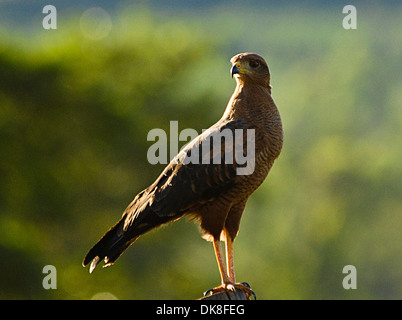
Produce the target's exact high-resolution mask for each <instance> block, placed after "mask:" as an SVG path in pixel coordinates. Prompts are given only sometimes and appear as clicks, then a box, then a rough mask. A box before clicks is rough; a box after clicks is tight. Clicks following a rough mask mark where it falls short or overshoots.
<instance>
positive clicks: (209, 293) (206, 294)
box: [204, 289, 214, 297]
mask: <svg viewBox="0 0 402 320" xmlns="http://www.w3.org/2000/svg"><path fill="white" fill-rule="evenodd" d="M213 294H214V289H208V290H207V291H205V292H204V297H206V296H208V295H210V296H212V295H213Z"/></svg>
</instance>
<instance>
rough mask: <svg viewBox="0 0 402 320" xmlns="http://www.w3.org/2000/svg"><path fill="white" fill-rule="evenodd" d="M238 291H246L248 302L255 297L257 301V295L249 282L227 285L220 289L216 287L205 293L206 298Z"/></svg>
mask: <svg viewBox="0 0 402 320" xmlns="http://www.w3.org/2000/svg"><path fill="white" fill-rule="evenodd" d="M236 290H240V291H244V293H245V294H246V298H247V300H250V297H254V299H255V300H257V296H256V294H255V293H254V291H253V290H251V288H250V285H249V284H248V283H247V282H242V283H234V284H233V283H225V284H223V285H221V286H219V287H215V288H213V289H209V290H207V291H205V292H204V297H206V296H209V295H213V294H216V293H221V292H225V291H236Z"/></svg>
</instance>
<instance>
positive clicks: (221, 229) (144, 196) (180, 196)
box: [83, 53, 283, 289]
mask: <svg viewBox="0 0 402 320" xmlns="http://www.w3.org/2000/svg"><path fill="white" fill-rule="evenodd" d="M230 61H231V63H232V69H231V73H232V77H235V79H236V89H235V91H234V93H233V95H232V97H231V99H230V100H229V103H228V105H227V107H226V110H225V112H224V114H223V116H222V118H221V119H220V120H219V121H218V122H217V123H215V124H214V125H213V126H212V127H210V128H209V129H208V130H206V131H204V132H203V133H202V134H201V135H199V136H198V137H196V138H195V139H194V140H193V141H192V142H190V143H189V144H188V145H187V146H186V147H185V148H184V149H183V150H182V151H181V152H180V153H179V154H178V155H177V156H176V157H175V158H174V159H173V160H172V161H171V162H170V163H169V164H168V165H167V167H166V168H165V170H164V171H163V172H162V174H161V175H160V176H159V177H158V178H157V179H156V181H155V182H154V183H153V184H152V185H151V186H149V187H148V188H147V189H145V190H143V191H142V192H140V193H139V194H138V195H137V196H136V197H135V199H134V200H133V201H132V202H131V204H130V205H129V206H128V207H127V209H126V210H125V211H124V213H123V216H122V218H121V219H120V220H119V221H118V222H117V223H116V225H115V226H113V227H112V228H111V229H110V230H109V231H108V232H107V233H106V234H105V235H104V236H103V237H102V238H101V240H99V242H98V243H97V244H96V245H95V246H94V247H93V248H92V249H91V250H90V251H89V252H88V254H87V255H86V257H85V259H84V261H83V265H84V266H86V265H87V264H88V263H89V262H91V261H92V263H91V267H90V272H92V271H93V269H94V268H95V267H96V265H97V264H98V262H99V261H100V260H102V259H104V260H105V266H108V265H111V264H113V263H114V262H115V261H116V259H117V258H118V257H119V256H120V255H121V254H122V253H123V252H124V251H125V250H126V249H127V248H128V247H129V246H130V245H131V244H132V243H133V242H134V241H135V240H136V239H137V238H138V237H139V236H141V235H142V234H144V233H145V232H147V231H149V230H151V229H153V228H155V227H158V226H160V225H161V224H164V223H167V222H170V221H175V220H177V219H179V218H181V217H182V216H190V217H192V218H195V219H196V220H198V221H199V223H200V225H201V229H202V230H203V232H204V236H205V238H207V239H208V240H211V241H213V244H214V249H215V254H216V258H217V261H218V266H219V270H220V273H221V278H222V288H224V289H233V288H234V285H235V282H236V280H235V275H234V266H233V241H234V239H235V237H236V236H237V233H238V230H239V225H240V219H241V216H242V213H243V210H244V207H245V205H246V202H247V199H248V198H249V196H250V195H251V194H252V193H253V192H254V190H256V189H257V188H258V187H259V186H260V184H261V183H262V182H263V181H264V179H265V177H266V176H267V174H268V172H269V170H270V169H271V167H272V165H273V163H274V160H275V159H276V158H277V157H278V156H279V154H280V152H281V148H282V142H283V132H282V122H281V118H280V115H279V112H278V109H277V107H276V105H275V103H274V101H273V99H272V97H271V86H270V73H269V69H268V66H267V63H266V62H265V60H264V59H263V58H262V57H260V56H259V55H257V54H253V53H242V54H238V55H236V56H234V57H233V58H232V59H231V60H230ZM239 129H241V130H239ZM247 129H252V130H254V131H253V132H254V146H255V150H254V157H253V159H252V160H253V163H254V168H251V169H254V170H250V171H249V172H247V174H239V170H238V169H239V168H242V167H244V166H242V165H241V164H240V163H239V161H237V160H238V159H237V158H236V152H235V150H237V149H236V148H235V147H234V145H236V144H238V145H239V144H241V142H242V141H241V139H240V140H238V139H234V138H233V139H232V140H233V141H230V139H228V138H226V139H223V138H219V139H218V140H219V141H225V143H223V144H221V147H220V150H221V151H222V152H221V154H220V155H219V153H217V152H216V150H215V149H213V148H212V147H213V146H214V145H215V142H216V141H215V140H214V141H213V142H211V141H212V140H210V139H211V137H213V136H216V135H219V134H222V133H223V132H224V131H225V132H229V133H232V134H233V137H235V136H236V133H238V132H240V133H241V136H242V138H243V144H242V145H240V151H241V150H243V152H242V153H241V154H242V155H243V156H245V155H246V154H247V152H248V149H247V146H248V144H249V143H252V140H251V138H252V134H251V133H250V132H251V131H250V130H249V131H247ZM207 142H209V148H208V147H205V146H206V145H207ZM228 143H229V144H230V145H229V148H228ZM251 145H252V144H251ZM241 148H242V149H241ZM217 150H218V149H217ZM230 150H231V151H232V153H230V152H229V151H230ZM225 151H226V153H225ZM225 155H226V156H227V157H226V158H225ZM214 157H215V158H214ZM213 158H214V159H215V160H220V161H215V162H213V161H212V159H213ZM205 159H207V160H210V161H205ZM203 160H204V162H203ZM220 239H223V240H224V241H225V242H226V255H227V257H226V259H227V267H226V268H225V264H224V258H223V254H222V249H221V246H220V242H219V241H220Z"/></svg>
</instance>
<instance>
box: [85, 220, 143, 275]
mask: <svg viewBox="0 0 402 320" xmlns="http://www.w3.org/2000/svg"><path fill="white" fill-rule="evenodd" d="M123 227H124V218H122V219H121V220H120V221H119V222H117V223H116V225H115V226H114V227H112V228H111V229H110V230H109V231H108V232H106V234H105V235H104V236H103V237H102V238H101V239H100V240H99V241H98V242H97V243H96V244H95V245H94V246H93V247H92V249H91V250H89V252H88V253H87V255H86V256H85V258H84V261H83V262H82V265H83V266H84V267H85V266H86V265H87V264H88V263H89V262H91V261H92V263H91V266H90V268H89V273H92V271H93V270H94V269H95V267H96V266H97V264H98V263H99V262H100V261H101V260H105V265H104V267H107V266H110V265H112V264H113V263H114V262H115V261H116V260H117V258H118V257H120V255H121V254H122V253H123V252H124V251H125V250H126V249H127V248H128V247H129V246H130V245H131V244H132V243H133V242H134V241H135V240H137V239H138V237H139V236H140V234H138V235H134V236H133V235H131V236H129V235H128V234H126V233H125V232H124V230H123Z"/></svg>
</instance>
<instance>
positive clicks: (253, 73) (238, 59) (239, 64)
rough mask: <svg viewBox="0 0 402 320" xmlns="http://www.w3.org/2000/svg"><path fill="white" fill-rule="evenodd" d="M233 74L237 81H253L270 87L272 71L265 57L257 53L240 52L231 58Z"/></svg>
mask: <svg viewBox="0 0 402 320" xmlns="http://www.w3.org/2000/svg"><path fill="white" fill-rule="evenodd" d="M230 62H231V63H232V68H231V74H232V77H235V78H236V81H240V82H243V83H247V82H250V81H251V82H253V83H255V84H260V85H263V86H267V87H268V88H270V85H269V80H270V73H269V69H268V65H267V63H266V62H265V60H264V58H263V57H261V56H259V55H258V54H255V53H249V52H246V53H239V54H237V55H235V56H234V57H233V58H232V59H230Z"/></svg>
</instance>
